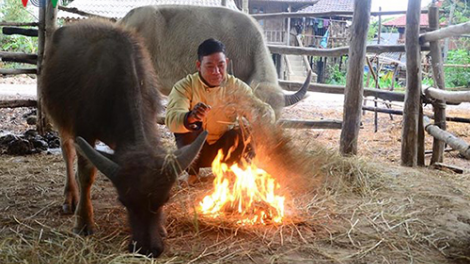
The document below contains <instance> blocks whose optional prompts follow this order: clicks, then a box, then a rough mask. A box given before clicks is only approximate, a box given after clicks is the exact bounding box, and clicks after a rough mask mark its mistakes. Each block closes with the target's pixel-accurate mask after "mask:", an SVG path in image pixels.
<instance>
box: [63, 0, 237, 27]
mask: <svg viewBox="0 0 470 264" xmlns="http://www.w3.org/2000/svg"><path fill="white" fill-rule="evenodd" d="M146 5H186V6H188V5H189V6H191V5H198V6H221V5H222V1H221V0H120V1H115V0H75V1H73V2H72V3H70V4H69V5H68V6H67V8H68V9H75V10H80V11H83V12H86V13H88V14H91V15H97V16H101V17H106V18H109V19H112V20H118V19H120V18H122V17H124V16H125V15H126V14H127V12H129V11H130V10H131V9H134V8H136V7H140V6H146ZM227 7H228V8H231V9H236V10H239V9H238V8H237V5H236V4H235V2H234V1H233V0H227ZM57 17H58V18H59V19H64V20H65V21H66V22H70V21H73V20H77V19H83V18H85V16H83V15H79V14H76V13H71V12H66V11H63V9H62V10H59V12H58V14H57Z"/></svg>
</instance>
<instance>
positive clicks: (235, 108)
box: [165, 39, 275, 181]
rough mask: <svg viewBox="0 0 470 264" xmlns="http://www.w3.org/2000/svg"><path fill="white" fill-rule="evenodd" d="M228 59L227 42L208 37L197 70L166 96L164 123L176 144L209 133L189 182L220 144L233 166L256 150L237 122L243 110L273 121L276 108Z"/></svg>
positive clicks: (181, 145) (185, 143) (216, 151)
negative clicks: (229, 65) (232, 68)
mask: <svg viewBox="0 0 470 264" xmlns="http://www.w3.org/2000/svg"><path fill="white" fill-rule="evenodd" d="M227 63H228V58H226V56H225V46H224V44H223V43H222V42H220V41H218V40H215V39H207V40H205V41H204V42H202V43H201V44H200V45H199V47H198V60H197V61H196V66H197V69H198V72H197V73H194V74H190V75H188V76H186V77H185V78H184V79H182V80H180V81H179V82H177V83H176V84H175V86H174V87H173V89H172V90H171V93H170V95H169V97H168V99H169V100H168V106H167V112H166V118H165V123H166V125H167V126H168V128H169V129H170V131H171V132H173V133H174V134H175V140H176V146H177V147H178V148H181V147H183V146H185V145H188V144H190V143H191V142H193V141H194V140H195V139H196V137H197V136H198V135H199V133H201V132H202V131H203V130H207V131H208V132H209V135H208V137H207V140H206V143H205V144H204V146H203V147H202V150H201V152H200V155H199V158H198V159H197V160H196V161H195V162H194V163H193V165H192V166H191V168H190V169H189V170H188V173H189V175H190V178H189V181H194V180H195V178H196V175H197V174H198V173H199V168H202V167H210V166H211V164H212V161H213V160H214V158H215V157H216V156H217V153H218V151H219V149H222V151H223V154H224V157H225V159H224V160H223V161H224V162H225V163H228V164H229V165H230V164H233V163H234V162H237V161H239V160H240V159H241V158H242V156H244V155H245V156H246V155H248V156H249V155H254V153H253V150H252V149H251V146H250V145H249V144H246V142H247V141H246V140H247V136H248V135H244V134H243V133H242V129H240V128H239V127H237V120H238V116H239V115H243V116H245V117H246V118H247V119H248V121H251V120H250V119H254V118H253V115H252V114H250V113H252V112H253V111H255V112H256V113H261V115H259V114H256V116H257V117H258V118H259V117H261V118H263V119H264V120H266V121H267V122H271V123H273V122H274V118H275V117H274V110H273V109H272V108H271V107H270V106H269V105H268V104H266V103H264V102H262V101H261V100H259V99H258V98H256V97H255V96H254V95H253V92H252V89H251V88H250V87H249V86H248V85H247V84H245V83H244V82H243V81H241V80H239V79H237V78H236V77H234V76H232V75H229V74H227V73H226V70H227ZM248 108H249V109H248ZM264 120H263V121H264Z"/></svg>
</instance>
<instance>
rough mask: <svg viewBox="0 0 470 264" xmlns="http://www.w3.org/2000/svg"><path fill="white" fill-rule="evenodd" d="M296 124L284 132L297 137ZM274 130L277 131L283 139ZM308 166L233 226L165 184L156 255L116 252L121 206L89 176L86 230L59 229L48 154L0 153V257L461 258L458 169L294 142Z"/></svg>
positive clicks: (191, 194)
mask: <svg viewBox="0 0 470 264" xmlns="http://www.w3.org/2000/svg"><path fill="white" fill-rule="evenodd" d="M302 133H303V132H302V131H290V132H289V137H292V138H299V136H301V135H302ZM284 136H285V135H284ZM294 144H295V146H294V147H295V149H296V150H298V151H299V153H307V155H308V160H310V161H315V162H313V163H311V164H310V166H312V167H311V169H312V170H311V171H312V173H310V174H307V175H303V176H304V177H303V178H296V180H297V181H299V182H298V185H300V186H302V187H305V186H308V188H300V189H298V190H295V192H293V191H294V189H291V190H290V191H291V195H290V198H291V200H290V201H289V202H288V206H290V209H289V210H288V211H289V212H290V214H288V216H287V217H286V219H285V222H284V223H283V224H282V225H267V226H255V227H249V226H238V225H236V224H234V223H232V222H230V221H228V220H222V219H217V220H214V219H208V218H205V217H203V216H201V215H198V214H197V213H195V210H194V209H195V208H196V207H197V205H198V201H199V200H200V199H201V198H202V197H203V195H205V194H207V193H208V192H209V191H210V189H211V186H210V183H201V184H199V185H196V186H194V187H189V188H186V187H185V188H183V187H175V188H174V192H173V197H172V199H171V201H170V203H169V204H168V205H167V206H166V211H167V213H168V216H167V227H168V232H169V236H168V238H167V239H166V245H167V248H166V250H165V252H164V254H163V255H162V256H161V257H160V258H159V259H157V260H152V259H147V258H145V257H141V256H136V255H132V254H128V253H127V252H126V251H127V243H128V234H129V229H128V227H127V221H126V212H125V210H124V208H123V207H122V206H121V205H120V204H119V203H118V202H117V201H116V196H115V191H114V188H113V187H112V185H111V183H110V182H109V181H107V180H106V178H105V177H103V176H101V175H99V176H98V177H97V180H96V183H95V185H94V187H93V191H92V200H93V203H94V206H95V220H96V224H97V228H96V230H97V232H96V234H94V235H93V236H91V237H86V238H84V237H80V236H77V235H75V234H73V233H72V232H71V229H72V227H73V218H72V217H70V216H63V215H61V213H60V211H61V203H62V192H63V187H62V183H63V180H64V179H63V178H64V177H63V173H64V164H63V162H62V158H61V156H60V155H45V154H41V155H34V156H26V157H12V156H5V155H3V156H0V171H1V173H0V178H1V179H0V180H1V182H2V185H1V186H0V197H1V201H0V211H1V212H2V214H1V218H0V219H1V220H0V221H1V229H0V237H1V240H0V262H1V263H16V262H22V263H154V262H155V263H250V262H252V263H268V262H269V263H304V262H314V263H324V262H326V263H375V262H385V263H405V262H416V263H456V262H457V263H459V262H460V263H466V262H468V260H469V256H470V252H469V251H468V248H469V241H470V240H469V237H470V234H469V232H470V226H469V225H468V223H470V213H469V212H470V210H469V205H468V198H469V191H468V189H469V188H468V187H469V186H468V185H469V179H468V176H469V175H454V174H450V173H444V172H437V171H431V170H428V169H424V168H419V169H409V168H402V167H398V166H394V165H386V166H385V165H384V163H374V162H373V161H371V160H369V159H367V158H360V157H359V158H357V157H355V158H343V157H341V156H339V155H338V154H337V153H336V152H335V151H333V150H331V149H328V148H325V147H323V146H320V145H319V144H318V143H316V142H310V143H308V142H305V141H301V142H298V141H296V142H294Z"/></svg>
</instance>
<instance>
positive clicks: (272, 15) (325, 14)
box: [251, 10, 428, 20]
mask: <svg viewBox="0 0 470 264" xmlns="http://www.w3.org/2000/svg"><path fill="white" fill-rule="evenodd" d="M421 13H422V14H427V13H428V10H421ZM370 14H371V16H389V15H401V14H406V10H405V11H381V12H370ZM353 15H354V12H352V11H339V12H338V11H336V12H314V13H312V12H295V13H290V12H281V13H269V14H252V15H251V16H252V17H253V18H254V19H256V20H261V19H271V18H287V17H291V18H303V17H335V16H345V17H352V16H353Z"/></svg>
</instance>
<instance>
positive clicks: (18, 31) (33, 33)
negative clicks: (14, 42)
mask: <svg viewBox="0 0 470 264" xmlns="http://www.w3.org/2000/svg"><path fill="white" fill-rule="evenodd" d="M2 33H3V34H5V35H23V36H28V37H37V36H38V30H37V29H31V28H20V27H3V28H2Z"/></svg>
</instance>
